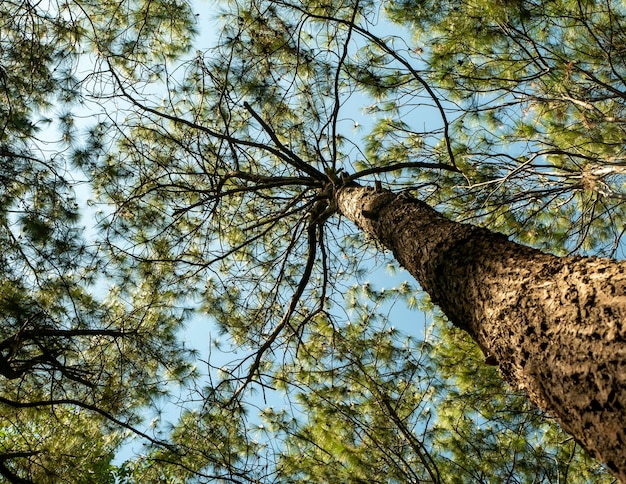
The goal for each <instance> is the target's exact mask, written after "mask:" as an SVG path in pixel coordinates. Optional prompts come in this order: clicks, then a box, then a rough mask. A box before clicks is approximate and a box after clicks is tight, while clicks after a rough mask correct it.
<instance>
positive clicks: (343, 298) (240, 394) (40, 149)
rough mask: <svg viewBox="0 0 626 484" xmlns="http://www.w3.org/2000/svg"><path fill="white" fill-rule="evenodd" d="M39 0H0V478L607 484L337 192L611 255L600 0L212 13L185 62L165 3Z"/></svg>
mask: <svg viewBox="0 0 626 484" xmlns="http://www.w3.org/2000/svg"><path fill="white" fill-rule="evenodd" d="M48 3H49V5H48V7H47V8H44V7H43V6H42V5H40V4H35V3H29V2H12V1H9V2H2V3H0V19H2V20H1V22H2V25H1V26H0V29H1V32H2V37H0V111H1V112H2V113H3V114H2V116H3V117H2V120H1V122H2V124H1V125H0V158H1V161H2V163H1V164H0V183H1V184H2V190H1V191H0V243H1V244H2V246H3V251H2V253H0V268H1V269H0V271H1V272H0V318H1V321H0V379H2V391H1V392H0V421H1V422H0V424H1V425H0V427H1V428H2V429H3V430H2V432H0V446H1V447H2V448H1V449H0V474H2V475H3V476H4V477H5V478H6V479H7V480H11V479H13V480H17V479H18V478H22V479H27V480H31V481H33V482H80V479H82V480H83V481H84V482H197V481H199V482H205V481H210V480H223V481H226V482H228V481H235V482H245V481H251V482H327V481H328V482H376V479H379V480H380V482H529V483H530V482H539V481H541V482H577V483H578V482H580V483H583V482H610V481H611V480H610V478H608V477H607V475H606V474H605V473H604V471H603V470H602V469H601V468H600V466H599V465H598V464H597V463H595V462H593V461H592V460H591V459H589V458H588V457H587V456H586V455H585V454H584V452H583V451H582V450H581V449H580V448H579V447H577V446H576V445H575V443H574V442H573V441H572V440H571V439H569V438H568V436H566V435H565V434H563V433H562V432H561V431H560V430H559V429H558V428H557V427H556V426H555V425H554V424H553V423H552V422H551V421H550V420H549V419H548V418H546V417H545V416H543V415H541V414H540V412H538V411H537V410H536V409H534V408H531V407H530V406H529V405H528V403H527V402H526V399H525V398H524V396H523V395H521V394H518V393H516V392H515V391H513V390H512V389H510V388H508V387H507V386H506V385H504V384H503V382H502V381H501V379H500V377H499V376H498V374H497V372H496V371H495V370H494V369H493V368H492V367H489V366H487V365H485V364H484V357H483V356H482V355H481V354H480V353H479V352H478V351H477V350H476V348H475V347H474V345H473V343H471V342H470V341H468V340H467V339H466V338H465V337H464V336H462V335H461V334H460V333H459V332H458V331H456V330H454V329H452V328H451V327H450V325H449V323H447V322H446V321H444V320H443V319H442V318H441V317H440V316H438V315H436V314H435V315H434V316H433V315H432V311H433V308H432V306H431V305H430V304H429V303H428V301H426V300H424V299H423V298H422V297H421V296H420V293H419V289H418V288H415V287H413V286H411V285H410V284H408V283H402V282H400V280H399V278H398V277H397V276H393V275H389V274H385V275H384V276H381V275H380V274H381V272H380V271H377V272H374V273H373V274H374V275H370V273H372V271H373V267H374V266H375V265H376V264H387V265H390V266H391V268H392V269H394V268H395V264H394V263H393V262H391V261H390V260H389V258H388V257H387V258H386V256H384V255H381V254H379V253H378V252H379V251H377V249H378V248H377V247H375V246H374V244H372V243H369V242H368V241H364V240H363V238H362V236H360V235H359V234H356V235H355V234H354V233H352V232H351V228H350V227H348V226H347V223H346V222H344V221H342V220H340V219H338V218H337V217H335V216H334V215H335V211H336V207H335V206H333V194H334V191H333V190H335V189H336V187H337V186H340V185H341V184H342V183H347V182H350V181H358V182H361V183H373V182H374V181H378V182H382V183H383V184H384V185H385V186H386V187H391V188H395V189H403V190H409V191H411V193H413V194H415V195H417V196H419V197H420V198H422V199H425V200H427V201H428V202H429V203H431V204H433V205H437V206H438V207H439V208H440V209H441V210H442V211H444V212H446V213H447V214H448V215H450V216H451V217H455V218H457V219H459V220H465V221H470V222H473V223H479V224H483V225H486V226H490V227H492V228H495V229H497V230H500V231H503V232H505V233H507V234H508V235H510V236H512V237H513V238H515V239H517V240H519V241H523V242H526V243H529V244H531V245H534V246H537V247H542V248H545V249H546V250H550V251H552V252H554V253H567V252H589V253H595V254H610V255H615V254H617V253H618V251H619V248H620V241H621V239H620V238H621V236H622V232H623V226H624V218H623V213H622V212H623V210H624V208H623V206H624V205H623V200H624V196H625V194H624V192H623V184H624V179H623V177H624V169H623V161H622V156H623V154H622V150H623V135H624V133H623V130H624V120H625V119H626V115H625V114H624V113H623V112H622V111H623V110H624V107H623V106H624V99H625V98H624V95H623V93H622V91H623V86H622V84H623V78H624V76H625V75H626V73H624V72H623V65H624V62H623V61H624V59H623V52H624V49H623V44H626V41H625V40H624V39H623V36H624V32H625V31H626V29H624V21H625V20H624V18H623V17H624V14H625V13H626V12H624V7H623V5H621V4H619V3H618V2H611V1H609V2H606V3H604V4H602V5H599V4H597V3H596V2H572V1H568V0H555V1H549V2H548V1H546V2H535V3H533V2H529V1H526V0H506V1H505V0H502V1H496V2H493V1H487V0H476V1H473V2H466V1H464V2H458V1H455V0H450V1H447V2H431V1H429V0H426V1H424V0H420V1H418V2H416V1H413V0H398V1H393V2H386V3H380V2H373V1H360V2H355V1H353V0H344V1H340V2H335V1H333V2H321V3H320V2H319V1H311V2H309V1H299V2H293V3H289V2H283V1H275V0H271V1H270V0H237V1H232V2H224V3H223V4H220V5H219V8H220V9H221V17H220V19H219V28H218V30H217V35H216V40H215V45H213V46H212V47H211V48H206V46H202V45H196V42H198V40H197V38H196V37H194V34H195V30H196V24H195V23H194V16H193V14H192V6H191V5H190V4H188V3H186V2H183V1H179V0H150V1H147V0H123V1H120V0H115V1H84V0H80V1H79V0H74V1H70V2H63V3H56V2H48ZM193 7H194V8H200V7H199V6H198V5H194V6H193ZM202 8H206V6H203V7H202ZM201 18H204V16H201ZM191 48H197V50H196V51H195V53H193V54H189V52H190V51H191ZM83 118H86V119H87V120H86V121H85V120H84V119H83ZM357 128H358V129H357ZM87 198H90V199H92V200H91V201H90V204H87V203H86V202H85V200H86V199H87ZM390 272H392V271H390ZM378 277H389V278H392V277H393V279H390V280H393V281H394V283H396V282H397V283H396V286H395V287H394V288H393V289H386V290H382V289H378V287H377V286H378V281H377V280H376V281H375V282H376V283H374V282H372V283H370V282H363V281H365V280H366V279H368V278H372V279H378ZM400 277H404V276H403V274H400ZM398 307H403V308H408V309H409V310H419V311H423V312H425V313H428V314H429V319H433V318H434V320H433V321H434V322H433V323H432V324H431V323H430V322H429V323H428V324H424V325H423V328H422V327H421V326H419V327H418V326H417V325H416V324H415V320H416V318H417V314H418V312H417V311H414V312H406V311H405V312H403V313H401V314H398V313H396V312H394V310H395V309H396V308H398ZM191 316H193V317H194V318H195V320H196V321H197V320H199V319H200V318H204V319H202V320H203V321H207V328H208V327H210V328H212V329H211V334H212V335H213V334H214V333H219V338H218V339H219V341H220V342H219V343H218V342H217V340H216V339H213V340H212V341H213V342H214V343H215V344H214V346H213V347H211V351H210V354H208V355H207V354H204V353H202V354H201V355H200V356H199V358H200V359H199V364H198V366H197V367H196V366H194V364H193V361H194V357H195V356H197V355H196V354H195V353H194V352H193V351H189V350H188V349H187V348H186V347H185V346H184V345H183V344H182V341H181V337H182V335H183V331H184V324H185V323H186V322H188V321H189V318H190V317H191ZM394 324H395V325H396V326H402V330H399V329H396V328H394V326H393V325H394ZM205 332H208V329H207V330H206V331H205ZM407 332H408V333H409V335H410V336H407V335H406V333H407ZM205 359H206V361H205ZM200 363H201V364H200ZM172 407H173V408H174V410H172ZM172 414H174V416H173V417H172ZM149 416H154V417H155V418H154V420H153V424H152V427H151V428H149V429H148V430H146V429H145V427H146V426H147V425H148V424H147V423H146V420H147V418H148V417H149ZM169 420H172V421H171V422H170V423H169V424H168V423H167V422H168V421H169ZM129 435H135V436H136V438H137V439H138V440H140V441H141V444H142V445H145V448H144V449H143V451H142V452H140V453H138V455H134V456H132V457H129V458H128V459H126V460H125V461H124V462H120V463H118V464H114V463H113V460H112V459H113V456H114V455H115V453H116V452H117V451H118V450H119V448H120V445H122V444H123V443H124V442H126V441H127V439H128V436H129Z"/></svg>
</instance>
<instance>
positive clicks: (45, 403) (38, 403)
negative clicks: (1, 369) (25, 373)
mask: <svg viewBox="0 0 626 484" xmlns="http://www.w3.org/2000/svg"><path fill="white" fill-rule="evenodd" d="M0 403H3V404H5V405H9V406H10V407H13V408H38V407H52V406H54V405H75V406H77V407H79V408H84V409H85V410H89V411H91V412H94V413H97V414H98V415H101V416H102V417H104V418H106V419H107V420H110V421H111V422H113V423H114V424H116V425H119V426H120V427H122V428H125V429H127V430H130V431H131V432H132V433H134V434H136V435H138V436H140V437H143V438H144V439H146V440H148V441H149V442H150V443H152V444H154V445H158V446H159V447H165V448H167V449H170V450H172V451H174V450H175V447H174V446H173V445H172V444H170V443H168V442H165V441H162V440H158V439H155V438H154V437H150V436H149V435H148V434H146V433H144V432H141V431H140V430H137V429H136V428H135V427H133V426H132V425H130V424H128V423H126V422H122V421H121V420H120V419H118V418H116V417H114V416H113V415H112V414H110V413H109V412H107V411H105V410H102V409H101V408H98V407H97V406H95V405H91V404H89V403H85V402H81V401H80V400H75V399H72V398H61V399H56V400H55V399H53V400H35V401H32V402H16V401H14V400H10V399H8V398H5V397H3V396H0Z"/></svg>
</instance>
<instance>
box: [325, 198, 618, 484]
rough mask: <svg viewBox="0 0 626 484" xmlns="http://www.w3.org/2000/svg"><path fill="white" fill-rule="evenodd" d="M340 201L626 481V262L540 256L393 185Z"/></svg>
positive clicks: (508, 372) (511, 377)
mask: <svg viewBox="0 0 626 484" xmlns="http://www.w3.org/2000/svg"><path fill="white" fill-rule="evenodd" d="M336 201H337V206H338V210H339V212H340V213H341V214H343V215H344V216H345V217H347V218H348V219H350V220H351V221H352V222H354V223H355V224H356V225H357V226H358V227H359V228H361V229H362V230H363V231H365V232H366V233H368V234H369V235H370V236H372V237H373V238H375V239H376V240H378V241H379V242H380V243H381V244H383V245H384V246H385V247H386V248H388V249H389V250H391V251H392V252H393V254H394V256H395V258H396V259H397V260H398V262H400V264H402V265H403V266H404V267H405V268H406V269H407V270H408V271H409V272H410V273H411V274H412V275H413V276H414V277H415V278H416V279H417V281H418V282H419V283H420V285H421V287H422V288H423V289H424V290H425V291H426V292H427V293H428V294H429V295H430V297H431V299H432V301H433V302H434V303H435V304H437V305H438V306H439V307H440V308H441V310H442V311H443V312H444V314H445V315H446V316H447V317H448V319H449V320H450V321H451V322H452V323H453V324H455V325H456V326H458V327H460V328H462V329H464V330H465V331H467V332H468V333H469V334H470V335H471V336H472V338H473V339H474V340H475V341H476V342H477V343H478V345H479V346H480V347H481V349H482V350H483V352H484V353H485V355H486V356H487V357H488V358H489V360H491V361H496V362H497V363H498V366H499V368H500V371H501V373H502V374H503V376H504V377H505V379H506V380H507V381H508V382H509V383H510V384H511V385H512V386H513V387H514V388H518V389H523V390H525V392H526V393H527V394H528V396H529V398H530V399H531V400H532V401H533V402H534V403H535V404H536V405H537V406H539V407H540V408H541V409H543V410H544V411H545V412H546V413H547V414H548V415H550V416H552V417H554V418H555V419H556V420H557V421H558V422H559V423H560V424H561V426H562V428H563V429H564V430H565V431H567V432H569V433H570V434H572V435H573V436H574V437H575V438H576V439H577V440H578V441H579V442H580V443H581V445H583V446H584V448H585V449H587V450H588V451H589V452H590V453H591V454H592V455H594V456H595V457H596V458H598V459H599V460H600V461H602V462H603V463H604V464H605V465H606V466H607V468H608V469H610V471H611V472H613V474H614V475H615V476H616V477H617V478H618V479H620V481H622V482H626V328H625V322H626V261H614V260H610V259H601V258H584V257H556V256H554V255H550V254H545V253H543V252H541V251H539V250H536V249H533V248H530V247H526V246H523V245H520V244H516V243H514V242H511V241H509V240H508V239H507V237H505V236H503V235H501V234H497V233H494V232H490V231H489V230H486V229H483V228H480V227H476V226H473V225H467V224H460V223H456V222H452V221H450V220H448V219H446V218H444V217H443V216H441V215H440V214H439V213H437V212H436V211H435V210H433V209H432V208H430V207H429V206H428V205H427V204H425V203H424V202H421V201H419V200H416V199H414V198H412V197H410V196H406V195H402V194H400V195H396V194H393V193H392V192H389V191H383V190H376V189H372V188H369V187H362V186H346V187H343V188H341V189H339V190H338V191H337V193H336Z"/></svg>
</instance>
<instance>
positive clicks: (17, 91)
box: [0, 0, 192, 482]
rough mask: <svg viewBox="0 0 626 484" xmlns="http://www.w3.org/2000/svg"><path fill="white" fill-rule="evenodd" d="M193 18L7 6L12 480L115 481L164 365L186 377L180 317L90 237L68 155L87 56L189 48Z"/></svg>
mask: <svg viewBox="0 0 626 484" xmlns="http://www.w3.org/2000/svg"><path fill="white" fill-rule="evenodd" d="M148 4H150V5H148ZM167 8H169V10H167ZM172 17H175V18H177V19H178V20H176V21H172ZM164 19H167V25H164V23H165V22H164ZM113 26H115V27H113ZM158 26H162V27H163V32H162V33H161V34H157V33H156V32H157V29H156V28H155V27H158ZM191 26H192V24H191V16H190V11H189V10H188V9H187V8H186V5H185V4H180V5H178V6H176V5H175V4H173V3H172V2H118V1H115V2H58V3H57V2H54V1H51V2H29V1H15V2H14V1H10V0H9V1H3V2H0V113H1V115H0V187H1V188H0V207H1V210H0V245H1V246H2V252H1V253H0V379H1V383H0V388H1V390H0V428H1V429H2V430H1V431H0V475H1V476H2V477H3V479H4V480H5V481H7V482H86V481H93V479H92V478H91V477H90V476H92V475H93V474H94V473H98V476H99V477H98V478H97V479H95V480H97V481H98V482H107V481H111V480H112V479H113V474H112V470H111V469H112V468H111V466H110V462H111V460H112V459H113V457H114V455H115V449H116V448H117V447H118V446H119V445H120V443H121V442H122V441H123V440H124V438H125V436H126V433H127V432H139V430H137V428H135V427H134V426H135V425H136V424H138V423H139V422H140V421H141V415H140V414H139V412H138V409H139V408H147V407H148V406H149V405H152V404H153V403H154V401H155V400H157V399H158V398H160V397H161V396H162V395H163V394H164V393H165V391H166V387H165V385H164V381H165V375H164V370H168V371H171V372H172V374H173V376H172V377H170V378H173V379H175V380H178V379H179V378H183V377H184V376H185V375H186V374H188V373H189V372H190V368H189V364H188V362H187V358H186V356H185V354H184V352H183V351H182V350H181V348H180V344H179V342H178V341H177V340H176V339H175V337H174V336H175V331H176V330H177V328H178V327H179V325H180V321H181V318H182V316H183V314H182V311H181V310H180V309H176V308H175V307H168V294H167V288H164V287H158V286H153V285H151V284H150V281H149V280H147V279H144V280H142V281H141V283H139V284H137V285H135V284H133V283H132V282H130V281H129V282H125V281H120V279H119V278H117V277H116V271H115V270H114V269H111V265H112V264H113V262H114V261H113V260H111V259H107V258H105V257H104V254H102V253H101V252H100V251H99V250H98V244H99V242H92V241H91V240H90V237H91V236H90V232H87V233H83V228H81V224H85V225H89V222H88V221H82V222H81V220H80V217H81V209H82V208H83V207H80V206H79V205H80V204H81V203H82V201H81V198H83V199H84V198H85V197H86V196H87V194H88V192H89V188H88V187H87V184H86V183H85V181H84V180H81V179H80V175H79V174H78V172H77V171H76V170H72V168H71V161H72V160H70V159H69V158H68V157H67V154H68V152H69V151H70V146H75V142H76V141H77V140H76V138H75V134H76V132H75V126H74V125H75V124H77V123H78V121H77V118H76V115H77V111H80V110H81V109H87V108H89V107H93V105H92V106H88V105H86V104H84V103H85V102H86V100H87V99H86V98H85V96H83V94H85V91H84V90H83V87H85V86H86V88H88V87H89V86H88V83H89V76H88V75H87V76H86V77H85V78H81V77H78V76H80V74H81V72H83V66H84V64H83V65H81V62H84V59H82V57H81V55H80V54H81V52H82V51H83V50H88V51H89V52H90V53H93V52H95V51H97V50H96V49H95V48H94V46H95V45H100V46H101V47H102V49H100V52H106V50H104V47H109V48H110V49H111V51H109V52H108V55H114V53H113V52H112V50H113V49H118V48H119V52H118V54H119V55H123V56H124V58H125V59H128V58H129V57H131V55H133V54H134V56H135V57H137V58H141V55H145V52H146V51H149V52H150V55H153V54H156V51H155V49H154V46H155V45H159V44H161V43H162V39H163V38H164V37H166V38H168V37H169V36H172V37H173V38H176V39H179V43H180V48H181V49H184V48H185V46H186V44H188V42H189V35H190V34H191V31H192V29H191ZM142 30H146V31H149V32H151V33H150V34H147V33H145V32H142ZM106 36H109V37H108V38H105V37H106ZM96 37H97V38H96ZM122 41H125V42H130V43H133V42H134V43H133V44H132V45H128V46H126V47H125V46H124V45H123V42H122ZM124 49H126V50H125V51H124ZM176 50H178V49H177V48H171V47H167V48H163V49H160V50H159V52H160V53H161V54H162V55H166V54H168V53H170V54H171V53H172V52H175V51H176ZM133 58H134V57H133ZM83 149H84V150H85V151H92V150H97V149H98V147H97V146H89V145H87V146H84V148H83ZM83 215H84V216H85V217H86V218H87V217H89V213H88V212H83ZM90 228H91V233H93V227H90ZM115 282H118V283H120V284H119V285H118V286H117V287H116V286H115V284H114V283H115ZM108 286H112V288H111V289H110V290H109V289H108ZM169 300H170V301H171V300H172V299H171V297H170V298H169ZM139 433H141V432H139ZM144 437H145V438H146V439H148V441H150V440H152V441H154V442H157V440H156V439H154V437H151V436H148V435H145V434H144Z"/></svg>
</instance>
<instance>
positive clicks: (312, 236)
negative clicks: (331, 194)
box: [231, 223, 317, 400]
mask: <svg viewBox="0 0 626 484" xmlns="http://www.w3.org/2000/svg"><path fill="white" fill-rule="evenodd" d="M307 241H308V255H307V260H306V266H305V268H304V272H303V274H302V277H301V278H300V282H299V283H298V287H297V288H296V292H295V293H294V294H293V296H292V297H291V300H290V302H289V307H288V308H287V310H286V311H285V313H284V314H283V317H282V318H281V320H280V322H279V323H278V324H277V325H276V327H275V328H274V331H272V334H270V335H269V337H268V338H267V339H266V340H265V342H264V343H263V344H262V345H261V346H260V347H259V349H258V350H257V351H256V355H255V358H254V361H253V362H252V365H251V366H250V369H249V371H248V375H247V377H246V379H245V380H244V382H243V383H242V384H241V385H240V386H239V388H237V390H235V392H234V393H233V397H232V399H231V400H235V399H236V398H237V397H238V396H239V395H240V394H241V392H243V391H244V390H245V388H246V387H247V386H248V384H249V383H250V382H251V381H252V380H253V379H254V375H255V373H257V371H258V370H259V367H260V366H261V359H262V358H263V355H264V354H265V352H266V351H267V350H268V349H269V348H270V347H271V346H272V345H273V344H274V342H275V341H276V339H277V338H278V336H279V335H280V333H281V332H282V331H283V329H284V328H285V326H287V325H288V324H289V321H290V319H291V317H292V316H293V313H294V312H295V310H296V307H297V306H298V303H299V302H300V298H301V297H302V294H304V290H305V289H306V286H307V285H308V283H309V280H310V278H311V274H312V272H313V265H314V264H315V257H316V254H317V225H316V224H314V223H310V224H309V227H308V229H307Z"/></svg>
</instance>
